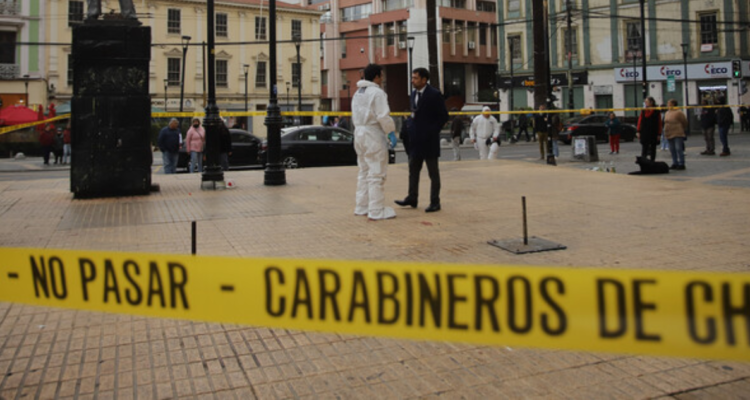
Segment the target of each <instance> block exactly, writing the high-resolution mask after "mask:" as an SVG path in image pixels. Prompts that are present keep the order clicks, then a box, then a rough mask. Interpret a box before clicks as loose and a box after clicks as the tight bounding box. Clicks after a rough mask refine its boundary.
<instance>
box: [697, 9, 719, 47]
mask: <svg viewBox="0 0 750 400" xmlns="http://www.w3.org/2000/svg"><path fill="white" fill-rule="evenodd" d="M717 43H719V34H718V31H717V29H716V13H711V14H703V15H701V44H717Z"/></svg>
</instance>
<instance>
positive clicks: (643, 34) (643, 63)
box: [641, 0, 648, 101]
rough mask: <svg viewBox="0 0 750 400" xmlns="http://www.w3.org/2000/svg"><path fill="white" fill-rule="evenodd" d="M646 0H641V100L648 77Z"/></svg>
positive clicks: (646, 91)
mask: <svg viewBox="0 0 750 400" xmlns="http://www.w3.org/2000/svg"><path fill="white" fill-rule="evenodd" d="M645 3H646V0H641V73H642V75H643V77H642V78H641V82H643V100H644V101H645V100H646V97H648V79H647V77H646V11H645V7H646V5H645Z"/></svg>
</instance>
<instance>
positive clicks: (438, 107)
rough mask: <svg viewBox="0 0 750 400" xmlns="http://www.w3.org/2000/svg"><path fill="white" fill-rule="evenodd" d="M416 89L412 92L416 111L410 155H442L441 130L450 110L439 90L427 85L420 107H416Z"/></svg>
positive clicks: (411, 135) (410, 137)
mask: <svg viewBox="0 0 750 400" xmlns="http://www.w3.org/2000/svg"><path fill="white" fill-rule="evenodd" d="M415 94H416V90H415V91H412V93H411V105H412V111H413V112H414V121H413V124H412V129H411V130H410V132H409V145H410V146H409V147H410V149H409V155H410V156H412V157H414V156H417V157H424V158H437V157H440V130H441V129H443V126H444V125H445V123H446V122H448V110H447V109H446V108H445V100H443V95H442V94H441V93H440V91H439V90H437V89H435V88H434V87H432V86H430V85H427V86H426V87H425V89H424V93H423V94H422V96H421V97H420V99H419V107H414V96H415Z"/></svg>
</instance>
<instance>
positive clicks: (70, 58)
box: [67, 54, 73, 86]
mask: <svg viewBox="0 0 750 400" xmlns="http://www.w3.org/2000/svg"><path fill="white" fill-rule="evenodd" d="M67 81H68V86H73V55H72V54H68V79H67Z"/></svg>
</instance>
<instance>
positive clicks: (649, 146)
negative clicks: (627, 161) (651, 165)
mask: <svg viewBox="0 0 750 400" xmlns="http://www.w3.org/2000/svg"><path fill="white" fill-rule="evenodd" d="M657 145H659V142H653V141H648V142H641V157H644V158H645V157H648V158H649V159H650V160H651V161H656V146H657Z"/></svg>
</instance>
